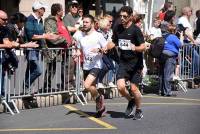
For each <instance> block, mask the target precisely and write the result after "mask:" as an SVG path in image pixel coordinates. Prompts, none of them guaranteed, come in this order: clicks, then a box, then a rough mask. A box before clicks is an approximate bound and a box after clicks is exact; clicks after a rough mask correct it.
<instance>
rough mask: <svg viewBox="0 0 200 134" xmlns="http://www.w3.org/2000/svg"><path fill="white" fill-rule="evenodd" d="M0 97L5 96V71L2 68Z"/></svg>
mask: <svg viewBox="0 0 200 134" xmlns="http://www.w3.org/2000/svg"><path fill="white" fill-rule="evenodd" d="M0 79H1V80H0V96H5V87H4V80H5V71H4V70H3V67H2V68H0Z"/></svg>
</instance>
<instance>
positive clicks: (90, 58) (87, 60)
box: [85, 53, 96, 65]
mask: <svg viewBox="0 0 200 134" xmlns="http://www.w3.org/2000/svg"><path fill="white" fill-rule="evenodd" d="M95 57H96V54H92V53H90V54H88V55H86V56H85V63H86V64H89V65H91V64H94V63H95V60H94V59H95Z"/></svg>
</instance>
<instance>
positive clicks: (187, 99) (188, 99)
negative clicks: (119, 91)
mask: <svg viewBox="0 0 200 134" xmlns="http://www.w3.org/2000/svg"><path fill="white" fill-rule="evenodd" d="M143 97H144V98H156V99H169V100H185V101H197V102H200V99H190V98H177V97H158V96H143Z"/></svg>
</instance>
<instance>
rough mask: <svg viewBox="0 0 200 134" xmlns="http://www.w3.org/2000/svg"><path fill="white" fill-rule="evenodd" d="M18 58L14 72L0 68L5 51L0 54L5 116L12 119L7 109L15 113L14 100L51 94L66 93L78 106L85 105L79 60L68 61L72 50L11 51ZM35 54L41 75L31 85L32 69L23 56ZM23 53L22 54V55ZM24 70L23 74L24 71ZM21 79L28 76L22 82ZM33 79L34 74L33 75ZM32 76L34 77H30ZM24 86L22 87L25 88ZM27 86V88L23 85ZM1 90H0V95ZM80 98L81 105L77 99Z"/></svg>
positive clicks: (70, 59) (0, 74) (34, 66)
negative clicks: (74, 96)
mask: <svg viewBox="0 0 200 134" xmlns="http://www.w3.org/2000/svg"><path fill="white" fill-rule="evenodd" d="M14 51H16V53H17V55H18V60H19V63H18V68H16V69H14V71H10V69H11V68H12V67H11V68H6V71H5V68H4V67H3V66H4V65H3V64H2V59H4V58H3V57H4V53H5V50H0V59H1V64H0V76H1V77H0V78H1V80H0V87H2V86H1V85H3V83H2V79H3V73H4V72H5V77H4V80H5V81H4V89H5V95H3V96H2V97H1V98H2V103H3V104H5V106H6V108H7V109H8V110H9V112H10V113H11V114H12V115H14V112H13V110H12V109H11V108H10V102H11V103H12V105H13V106H14V109H15V111H16V112H17V113H19V110H18V109H17V107H16V105H15V103H14V101H13V100H14V99H17V98H26V97H32V96H45V95H53V94H62V93H69V94H74V95H76V97H77V99H78V100H79V101H80V102H81V104H83V105H84V104H86V103H87V101H86V99H85V97H84V95H83V93H82V89H83V88H82V86H83V84H82V76H81V75H80V74H81V73H82V71H81V65H80V58H79V57H78V59H77V62H76V63H75V62H74V60H73V58H72V53H73V51H75V50H74V48H69V49H62V48H52V49H51V48H49V49H42V50H41V49H20V50H14ZM28 51H29V53H30V52H34V51H37V52H38V54H39V55H38V59H37V60H36V61H37V62H38V65H39V67H40V69H41V71H38V72H39V73H41V75H40V76H38V77H37V76H36V79H35V81H34V82H33V83H32V84H31V81H32V79H31V77H30V75H31V73H33V72H32V71H33V69H35V68H36V65H33V66H32V65H30V64H28V63H31V61H29V60H27V58H26V55H27V52H28ZM25 53H26V54H25ZM27 68H28V70H27V72H26V69H27ZM25 75H27V76H29V77H27V78H26V80H25ZM35 75H36V73H35ZM32 76H34V74H33V75H32ZM25 83H26V84H25ZM27 83H28V84H27ZM1 90H2V88H0V91H1ZM79 96H81V97H82V98H83V101H84V102H83V101H82V100H81V98H80V97H79Z"/></svg>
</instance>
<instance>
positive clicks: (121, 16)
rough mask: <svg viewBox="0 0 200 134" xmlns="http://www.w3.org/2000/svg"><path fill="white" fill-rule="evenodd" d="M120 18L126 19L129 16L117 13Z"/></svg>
mask: <svg viewBox="0 0 200 134" xmlns="http://www.w3.org/2000/svg"><path fill="white" fill-rule="evenodd" d="M119 17H120V18H124V19H127V18H128V17H129V16H128V15H119Z"/></svg>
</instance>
